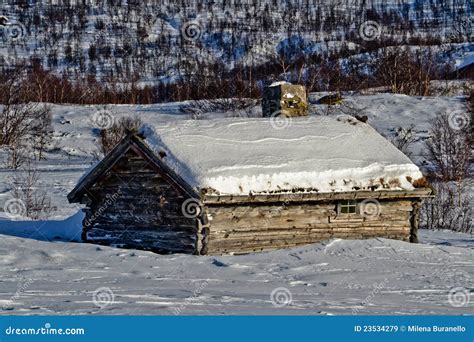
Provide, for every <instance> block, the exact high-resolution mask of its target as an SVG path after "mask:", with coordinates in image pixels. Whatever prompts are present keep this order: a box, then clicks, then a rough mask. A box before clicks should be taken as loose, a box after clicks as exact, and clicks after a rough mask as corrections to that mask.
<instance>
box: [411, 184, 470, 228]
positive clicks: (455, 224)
mask: <svg viewBox="0 0 474 342" xmlns="http://www.w3.org/2000/svg"><path fill="white" fill-rule="evenodd" d="M432 187H433V190H434V191H435V195H436V196H435V197H434V198H431V199H428V200H426V201H425V202H424V204H423V210H422V211H421V217H420V219H421V221H420V226H421V227H422V228H425V229H447V230H454V231H458V232H466V233H472V232H473V219H472V215H473V209H472V207H471V206H470V201H471V200H472V198H471V195H470V193H469V189H466V187H464V186H461V187H459V186H458V185H457V184H454V183H444V182H434V183H432Z"/></svg>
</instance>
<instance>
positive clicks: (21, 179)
mask: <svg viewBox="0 0 474 342" xmlns="http://www.w3.org/2000/svg"><path fill="white" fill-rule="evenodd" d="M38 185H39V174H38V171H37V170H36V169H35V168H34V167H32V166H31V165H29V164H28V165H27V167H26V168H25V169H24V170H23V171H21V172H18V173H16V174H15V175H14V176H13V177H12V178H11V186H12V187H13V190H12V195H13V198H14V200H15V201H16V202H17V203H20V204H21V207H22V211H21V212H20V213H18V214H19V215H21V216H23V217H28V218H30V219H33V220H39V219H47V218H48V216H49V214H50V213H51V212H53V211H54V210H55V208H54V207H52V206H51V199H50V198H49V197H48V196H47V194H46V192H45V191H44V190H42V189H40V188H39V186H38Z"/></svg>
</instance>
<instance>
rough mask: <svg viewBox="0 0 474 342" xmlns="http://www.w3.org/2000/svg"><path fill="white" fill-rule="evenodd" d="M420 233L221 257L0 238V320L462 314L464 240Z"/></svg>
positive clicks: (468, 239)
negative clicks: (410, 238)
mask: <svg viewBox="0 0 474 342" xmlns="http://www.w3.org/2000/svg"><path fill="white" fill-rule="evenodd" d="M421 233H422V234H421V240H422V242H423V243H422V244H409V243H406V242H401V241H395V240H386V239H373V240H360V241H354V240H332V241H329V242H324V243H320V244H314V245H310V246H305V247H301V248H296V249H290V250H280V251H275V252H269V253H260V254H254V255H246V256H225V257H212V256H205V257H198V256H190V255H171V256H162V255H156V254H153V253H151V252H143V251H133V250H124V249H115V248H110V247H99V246H95V245H91V244H77V243H59V242H56V243H52V242H41V241H36V240H31V239H22V238H17V237H11V236H2V238H1V239H0V256H1V257H0V264H1V267H0V307H2V310H0V314H3V315H13V314H14V315H31V314H101V315H103V314H107V315H108V314H127V315H128V314H134V315H141V314H150V315H180V314H181V315H189V314H211V315H224V314H230V315H236V314H250V315H253V314H268V315H280V314H296V315H298V314H301V315H302V314H311V315H312V314H321V315H332V314H345V315H351V314H389V315H397V314H472V312H473V310H474V302H473V300H472V298H471V302H468V297H469V295H470V296H471V297H472V293H470V294H469V291H471V292H473V288H474V282H473V274H474V239H473V237H472V236H470V235H467V234H460V233H452V232H428V231H422V232H421ZM450 293H451V295H450ZM456 305H458V306H456Z"/></svg>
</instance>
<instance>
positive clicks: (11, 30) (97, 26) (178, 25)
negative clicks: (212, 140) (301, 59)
mask: <svg viewBox="0 0 474 342" xmlns="http://www.w3.org/2000/svg"><path fill="white" fill-rule="evenodd" d="M79 3H81V2H79V1H64V2H63V1H53V2H49V1H35V2H20V3H18V4H15V5H13V4H11V3H10V2H8V3H5V2H4V4H2V8H1V11H0V15H4V16H5V17H7V18H8V19H9V23H8V25H7V26H6V27H5V28H4V29H3V30H0V56H2V55H3V61H2V63H0V65H1V64H5V63H7V64H12V63H17V62H18V61H19V60H21V59H30V58H31V59H33V60H35V61H36V62H40V63H41V64H42V65H44V66H47V67H48V68H51V69H53V70H55V71H57V72H65V73H66V74H69V75H73V74H80V75H95V74H97V75H98V76H100V77H102V78H103V79H106V78H113V77H118V78H121V77H123V78H127V80H125V79H122V80H121V81H122V82H125V81H130V78H133V77H135V76H136V75H139V77H140V80H141V81H142V82H156V81H163V82H169V81H173V80H176V79H179V78H180V77H182V76H183V75H185V74H186V73H187V72H189V71H191V70H199V69H193V65H194V66H197V65H198V64H199V63H201V64H202V63H215V62H221V63H223V64H224V65H227V66H229V67H232V66H234V65H236V64H240V65H259V64H261V63H263V62H267V61H269V60H270V59H271V58H274V57H276V56H278V55H280V56H285V57H286V58H288V59H289V60H293V59H295V58H298V56H300V55H301V54H307V55H312V54H320V53H327V52H330V51H332V52H334V51H339V50H341V49H349V50H354V53H357V52H360V51H364V49H363V48H362V50H361V46H360V43H361V42H363V39H362V40H361V36H367V37H366V38H367V39H366V40H368V41H370V42H372V41H374V40H375V39H377V38H380V37H379V36H380V35H383V36H384V37H385V38H387V39H389V40H392V39H393V40H395V41H396V40H397V39H398V38H400V37H406V38H410V39H412V38H418V37H424V36H426V35H428V34H431V35H433V36H434V37H437V38H439V39H440V42H441V41H442V42H445V43H453V42H462V41H464V40H467V41H469V39H470V38H472V24H471V21H470V17H471V16H472V12H473V8H472V3H471V2H470V1H467V0H462V1H455V2H444V1H429V2H428V1H415V0H404V1H391V0H390V1H381V0H370V1H348V0H346V1H338V2H337V3H335V2H334V1H329V0H323V1H321V0H313V1H307V2H306V1H305V2H304V4H302V2H301V1H282V2H273V1H238V2H233V1H209V2H204V3H203V2H196V1H181V2H179V5H178V4H177V3H173V2H168V1H146V2H140V1H118V2H114V3H113V4H112V3H110V2H106V1H86V2H85V4H86V5H79ZM361 32H362V33H361ZM362 38H364V37H362ZM393 40H392V41H393ZM346 52H347V51H346Z"/></svg>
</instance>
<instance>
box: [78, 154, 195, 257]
mask: <svg viewBox="0 0 474 342" xmlns="http://www.w3.org/2000/svg"><path fill="white" fill-rule="evenodd" d="M87 196H88V198H89V204H88V206H87V209H86V217H85V219H84V222H83V226H84V230H83V239H84V240H85V241H88V242H93V243H98V244H105V245H118V246H121V247H126V248H136V249H145V250H151V251H154V252H158V253H171V252H172V253H190V254H191V253H195V252H196V249H197V229H198V228H197V227H198V224H197V220H196V219H194V218H186V217H184V216H183V214H182V209H181V205H182V203H183V202H184V201H185V199H186V197H185V195H184V194H183V193H182V192H181V191H180V190H179V188H177V187H175V186H173V184H171V183H170V182H168V181H167V180H165V179H164V178H163V177H162V176H161V175H160V173H159V172H157V170H156V168H154V167H153V166H152V164H151V163H149V162H147V161H146V160H145V159H143V158H142V157H141V156H139V155H137V154H136V153H135V152H133V151H132V150H129V151H128V152H127V153H126V154H125V155H124V156H123V157H122V159H120V160H119V161H118V162H117V163H116V164H115V165H114V166H113V168H112V169H110V170H109V171H108V172H107V174H106V175H105V177H102V179H101V180H100V182H98V183H96V184H95V185H94V186H93V187H92V188H90V189H89V190H88V193H87Z"/></svg>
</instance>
